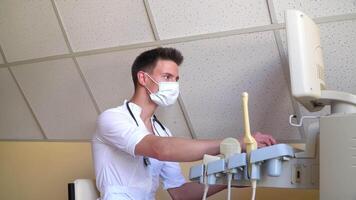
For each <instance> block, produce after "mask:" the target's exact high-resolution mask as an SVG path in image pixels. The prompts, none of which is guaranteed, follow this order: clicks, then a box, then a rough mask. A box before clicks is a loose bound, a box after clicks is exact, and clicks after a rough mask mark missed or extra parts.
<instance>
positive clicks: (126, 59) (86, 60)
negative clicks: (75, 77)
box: [77, 49, 190, 137]
mask: <svg viewBox="0 0 356 200" xmlns="http://www.w3.org/2000/svg"><path fill="white" fill-rule="evenodd" d="M144 50H145V49H136V50H130V51H120V52H113V53H106V54H98V55H92V56H83V57H79V58H78V59H77V60H78V63H79V66H80V68H81V70H82V71H83V74H84V76H85V78H86V80H87V81H88V84H89V87H90V89H91V91H92V93H93V95H94V98H95V99H96V101H97V102H98V105H99V108H100V110H101V111H104V110H106V109H108V108H112V107H116V106H119V105H122V103H123V101H124V100H125V99H130V98H131V96H132V95H133V90H134V88H133V83H132V78H131V65H132V63H133V61H134V59H135V58H136V56H138V55H139V54H140V53H141V52H143V51H144ZM157 116H158V118H159V119H160V120H161V121H162V122H163V123H164V124H165V125H167V127H168V128H169V129H170V130H171V132H172V134H173V135H175V136H180V137H190V133H189V129H188V127H187V124H186V122H185V119H184V116H183V114H182V111H181V109H180V107H179V105H178V104H175V105H174V106H172V107H169V108H164V109H158V112H157Z"/></svg>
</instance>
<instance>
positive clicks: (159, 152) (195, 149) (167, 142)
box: [135, 134, 222, 162]
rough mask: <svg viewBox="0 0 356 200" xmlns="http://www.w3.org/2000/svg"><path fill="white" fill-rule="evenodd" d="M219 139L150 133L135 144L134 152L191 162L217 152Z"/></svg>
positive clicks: (163, 159) (163, 158)
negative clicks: (197, 138)
mask: <svg viewBox="0 0 356 200" xmlns="http://www.w3.org/2000/svg"><path fill="white" fill-rule="evenodd" d="M221 141H222V140H193V139H184V138H177V137H159V136H155V135H153V134H150V135H147V136H145V137H144V138H143V139H142V140H141V141H140V142H139V143H138V144H137V145H136V147H135V154H136V155H142V156H148V157H151V158H156V159H158V160H161V161H174V162H191V161H197V160H201V159H202V158H203V156H204V154H209V155H217V154H219V153H220V143H221Z"/></svg>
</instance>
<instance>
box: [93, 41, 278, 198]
mask: <svg viewBox="0 0 356 200" xmlns="http://www.w3.org/2000/svg"><path fill="white" fill-rule="evenodd" d="M182 62H183V56H182V55H181V53H180V52H179V51H178V50H176V49H173V48H156V49H152V50H149V51H145V52H143V53H142V54H140V55H139V56H138V57H137V58H136V59H135V61H134V63H133V65H132V70H131V71H132V79H133V83H134V86H135V91H134V94H133V96H132V98H131V99H130V100H126V101H125V102H124V103H123V105H121V106H119V107H116V108H111V109H108V110H106V111H104V112H103V113H102V114H101V115H100V116H99V117H98V119H97V130H96V133H95V135H94V137H93V140H92V151H93V159H94V167H95V174H96V184H97V187H98V189H99V191H100V194H101V199H103V200H119V199H120V200H122V199H130V200H132V199H135V200H136V199H137V200H141V199H149V200H151V199H155V193H156V190H157V188H158V186H159V183H160V180H161V182H162V183H163V188H164V189H167V190H168V193H169V194H170V196H171V197H172V198H173V199H201V198H202V196H203V190H204V187H203V185H200V184H199V183H192V182H186V181H185V179H184V177H183V176H182V173H181V169H180V167H179V164H178V163H177V162H190V161H197V160H201V159H202V158H203V155H204V154H210V155H217V154H219V145H220V142H221V141H222V140H193V139H183V138H177V137H172V134H171V132H170V131H169V129H168V128H167V127H165V126H164V125H163V124H162V123H161V122H160V121H159V120H158V119H157V117H156V116H155V115H154V112H155V110H156V108H157V106H162V107H166V106H169V105H172V104H174V103H175V102H176V100H177V97H178V95H179V83H178V80H179V73H178V66H179V65H180V64H181V63H182ZM254 137H255V139H256V141H257V142H258V144H259V146H267V145H272V144H275V143H276V141H275V140H274V139H273V138H272V137H271V136H269V135H264V134H260V133H257V134H255V135H254ZM225 188H226V186H214V187H210V189H209V193H208V195H212V194H214V193H217V192H219V191H221V190H223V189H225Z"/></svg>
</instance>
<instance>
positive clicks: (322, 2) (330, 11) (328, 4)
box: [273, 0, 356, 23]
mask: <svg viewBox="0 0 356 200" xmlns="http://www.w3.org/2000/svg"><path fill="white" fill-rule="evenodd" d="M273 5H274V8H275V12H276V13H275V14H276V16H277V21H278V22H280V23H281V22H284V11H285V10H287V9H297V10H301V11H302V12H304V13H305V14H307V15H308V16H310V17H312V18H315V17H325V16H332V15H342V14H350V13H356V2H355V1H354V0H341V1H335V0H318V1H310V0H273Z"/></svg>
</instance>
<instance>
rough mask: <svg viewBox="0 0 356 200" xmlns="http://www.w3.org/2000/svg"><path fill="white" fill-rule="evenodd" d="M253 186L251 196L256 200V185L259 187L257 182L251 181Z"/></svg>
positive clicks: (252, 199)
mask: <svg viewBox="0 0 356 200" xmlns="http://www.w3.org/2000/svg"><path fill="white" fill-rule="evenodd" d="M251 185H252V196H251V200H255V198H256V185H257V181H256V180H252V181H251Z"/></svg>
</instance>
